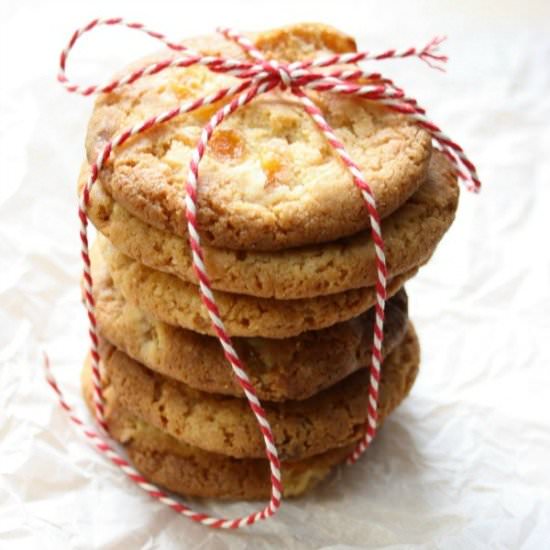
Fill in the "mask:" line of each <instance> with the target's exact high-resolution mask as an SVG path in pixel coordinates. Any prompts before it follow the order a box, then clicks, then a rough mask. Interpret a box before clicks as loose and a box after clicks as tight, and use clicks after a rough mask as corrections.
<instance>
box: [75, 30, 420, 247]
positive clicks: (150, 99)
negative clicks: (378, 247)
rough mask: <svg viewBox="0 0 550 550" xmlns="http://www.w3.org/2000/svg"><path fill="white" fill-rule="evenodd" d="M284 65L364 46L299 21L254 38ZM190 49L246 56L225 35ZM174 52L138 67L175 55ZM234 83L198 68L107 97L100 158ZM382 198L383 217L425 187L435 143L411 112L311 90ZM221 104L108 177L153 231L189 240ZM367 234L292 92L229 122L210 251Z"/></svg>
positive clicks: (131, 148)
mask: <svg viewBox="0 0 550 550" xmlns="http://www.w3.org/2000/svg"><path fill="white" fill-rule="evenodd" d="M252 39H253V40H254V42H255V43H256V46H257V47H258V48H260V49H261V50H262V51H263V52H265V54H266V56H267V57H268V58H274V59H278V60H282V61H288V60H299V59H306V58H312V57H316V56H319V55H323V54H326V53H329V52H336V53H342V52H346V51H354V50H355V43H354V41H353V40H352V39H351V38H349V37H347V36H345V35H344V34H342V33H340V32H339V31H337V30H335V29H333V28H331V27H327V26H324V25H316V24H308V25H304V24H301V25H294V26H291V27H286V28H282V29H277V30H274V31H269V32H264V33H259V34H257V35H254V36H253V37H252ZM184 43H185V44H186V45H188V46H190V47H191V48H193V49H196V50H200V51H201V52H203V53H205V54H209V55H221V56H224V57H231V58H237V57H240V58H243V57H244V55H245V54H244V53H243V52H242V51H241V50H240V48H238V47H237V46H236V45H235V44H233V43H231V42H228V41H226V40H225V39H223V38H222V37H218V36H212V37H205V38H201V39H194V40H193V39H192V40H188V41H184ZM175 55H176V52H173V51H165V52H161V53H159V54H158V55H156V56H154V57H150V58H148V59H146V60H142V61H140V62H139V63H138V64H137V65H136V66H143V65H144V64H147V63H150V62H152V61H154V60H159V59H166V58H169V57H174V56H175ZM236 81H237V79H236V78H234V77H230V76H227V75H223V74H216V73H212V72H210V71H209V70H208V69H206V68H204V67H201V66H196V67H190V68H187V69H180V68H173V69H168V70H165V71H163V72H161V73H159V74H157V75H153V76H148V77H145V78H143V79H141V80H138V81H137V82H135V83H134V84H132V85H127V86H124V87H122V88H120V89H118V90H117V91H115V92H112V93H109V94H105V95H101V96H100V97H99V99H98V100H97V102H96V106H95V109H94V112H93V115H92V118H91V121H90V125H89V129H88V136H87V142H86V148H87V156H88V160H89V161H90V162H92V161H93V160H94V159H95V156H96V154H97V152H98V151H99V150H100V149H101V147H102V146H103V145H104V144H105V143H106V142H107V141H108V140H109V139H110V138H112V137H113V136H114V135H116V134H118V133H119V132H122V131H124V130H125V129H127V128H128V127H130V126H132V125H134V124H136V123H138V122H141V121H143V120H145V119H147V118H149V117H151V116H154V115H156V114H159V113H161V112H163V111H164V110H166V109H169V108H172V107H174V106H175V105H177V104H179V103H183V102H186V101H189V100H192V99H195V98H198V97H202V96H204V95H207V94H209V93H212V92H213V91H215V90H218V89H220V88H223V87H226V86H228V85H232V84H234V83H235V82H236ZM309 95H310V97H311V98H312V99H313V100H314V101H315V102H316V103H317V105H318V106H319V107H320V109H321V110H322V112H323V114H324V116H325V117H326V119H327V120H328V122H329V124H330V125H331V126H332V127H333V128H334V130H335V132H336V134H337V136H338V137H339V138H340V139H341V140H342V142H343V143H344V145H345V147H346V150H347V151H348V153H349V154H350V155H351V156H352V158H353V159H354V160H355V162H357V164H358V165H359V167H360V168H361V170H362V172H363V174H364V176H365V178H366V179H367V181H368V182H369V184H370V185H371V187H372V189H373V192H374V195H375V197H376V201H377V205H378V210H379V212H380V214H381V216H382V217H385V216H387V215H389V214H390V213H391V212H393V211H394V210H395V209H397V208H398V207H399V206H400V205H401V204H402V203H403V202H404V201H405V200H406V199H407V198H408V197H409V196H410V195H411V194H412V193H413V192H414V191H415V190H416V189H417V187H418V186H419V185H420V184H421V183H422V181H423V179H424V177H425V175H426V170H427V167H428V162H429V158H430V152H431V144H430V139H429V136H428V134H427V133H426V132H424V131H423V130H421V129H419V128H418V127H417V126H416V125H415V124H414V123H413V122H411V121H408V120H407V119H406V118H405V117H404V116H402V115H399V114H395V113H391V112H389V111H387V110H385V109H384V108H382V107H380V106H378V105H376V104H374V103H373V102H369V101H366V100H362V99H357V98H351V97H343V96H338V95H336V94H330V93H320V94H315V93H310V94H309ZM220 106H221V103H219V104H216V105H212V106H205V107H203V108H201V109H199V110H196V111H194V112H193V113H189V114H186V115H182V116H179V117H177V118H175V119H173V120H172V121H171V122H169V123H166V124H162V125H158V126H156V127H154V128H153V129H151V130H150V131H148V132H145V133H144V134H142V135H139V136H135V137H134V138H132V139H130V140H129V141H128V142H127V143H126V144H125V145H124V146H123V147H122V148H121V149H120V150H118V151H117V152H116V154H115V155H114V157H113V159H112V160H111V161H110V162H109V163H108V165H107V167H106V168H105V170H104V172H103V173H102V175H101V181H102V183H103V185H104V186H105V187H106V189H107V191H108V192H109V193H110V194H111V195H112V196H113V198H114V199H115V200H116V201H118V202H119V203H120V204H121V205H123V206H124V207H125V208H127V209H128V210H129V211H130V212H131V213H132V214H134V215H135V216H137V217H139V218H141V219H142V220H143V221H146V222H147V223H150V224H151V225H153V226H155V227H157V228H159V229H164V230H167V231H169V232H172V233H175V234H177V235H181V236H185V235H186V232H187V228H186V222H185V215H184V212H185V206H184V204H185V191H184V188H185V182H186V178H187V173H188V164H189V160H190V157H191V152H192V150H193V148H194V147H195V145H196V143H197V140H198V138H199V134H200V132H201V129H202V127H203V126H204V125H205V123H206V122H207V121H208V119H209V118H210V117H211V116H212V114H213V113H214V112H215V111H216V110H217V109H218V108H220ZM367 226H368V217H367V215H366V209H365V207H364V205H363V201H362V198H361V195H360V193H359V191H358V190H357V189H356V188H355V186H354V184H353V182H352V178H351V176H350V174H349V173H348V171H347V170H346V168H345V167H344V165H343V164H342V162H341V161H340V159H339V157H338V156H337V155H336V153H335V152H334V151H333V150H332V148H331V147H330V145H329V144H328V143H327V141H326V139H325V138H324V136H323V134H322V133H321V132H320V130H319V129H318V128H317V126H316V125H315V123H314V122H313V120H311V118H310V117H309V116H308V115H307V114H306V113H305V111H304V109H303V107H302V106H301V104H300V103H299V102H298V101H297V99H296V98H295V97H294V96H293V95H292V94H290V93H289V92H283V91H280V90H276V91H272V92H269V93H268V94H264V95H263V96H260V97H258V98H256V99H255V100H253V101H252V102H251V103H250V104H249V105H247V106H246V107H242V108H240V109H239V110H238V111H236V112H235V113H234V114H233V115H231V116H230V117H229V118H228V119H227V120H226V121H224V123H222V125H221V126H220V127H219V128H218V129H217V130H216V132H215V133H214V135H213V137H212V140H211V142H210V144H209V146H208V152H207V154H206V156H205V158H204V159H203V160H202V162H201V165H200V183H199V228H200V230H201V235H202V237H203V239H204V240H205V241H206V242H208V243H209V244H211V245H215V246H219V247H225V248H233V249H248V250H250V249H258V250H275V249H282V248H288V247H293V246H299V245H304V244H310V243H316V242H326V241H331V240H334V239H337V238H340V237H343V236H347V235H351V234H353V233H356V232H357V231H359V230H361V229H365V228H366V227H367Z"/></svg>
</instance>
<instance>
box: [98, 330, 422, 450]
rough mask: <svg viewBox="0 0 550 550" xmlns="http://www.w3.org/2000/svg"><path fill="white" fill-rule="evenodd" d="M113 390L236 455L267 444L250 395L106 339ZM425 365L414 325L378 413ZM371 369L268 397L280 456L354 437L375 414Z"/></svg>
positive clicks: (184, 436)
mask: <svg viewBox="0 0 550 550" xmlns="http://www.w3.org/2000/svg"><path fill="white" fill-rule="evenodd" d="M102 359H103V364H104V370H105V387H106V390H105V391H106V392H112V393H113V394H114V397H113V398H114V399H116V401H117V403H120V406H121V407H123V408H124V409H127V410H128V411H129V412H130V413H131V414H133V415H135V416H137V417H138V418H141V419H143V420H144V421H146V422H148V423H150V424H152V425H153V426H155V427H157V428H159V429H161V430H163V431H164V432H166V433H168V434H170V435H172V436H174V437H176V438H177V439H179V440H181V441H183V442H185V443H187V444H188V445H192V446H196V447H199V448H201V449H203V450H205V451H209V452H214V453H220V454H226V455H229V456H233V457H235V458H262V457H264V446H263V441H262V437H261V433H260V431H259V428H258V426H257V423H256V420H255V418H254V416H253V414H252V412H251V411H250V409H249V407H248V404H247V402H246V401H245V400H244V399H239V398H236V397H227V396H222V395H216V394H211V393H205V392H200V391H198V390H193V389H191V388H190V387H189V386H186V385H185V384H182V383H181V382H176V381H175V380H172V379H170V378H168V377H165V376H162V375H160V374H157V373H154V372H153V371H150V370H149V369H147V368H145V367H144V366H142V365H141V364H139V363H138V362H136V361H134V360H133V359H131V358H130V357H128V356H127V355H126V354H124V353H123V352H121V351H119V350H117V349H116V348H114V347H112V346H110V345H109V344H107V343H106V342H105V343H104V345H103V347H102ZM418 366H419V346H418V340H417V338H416V335H415V333H414V329H413V327H412V325H409V329H408V332H407V335H406V336H405V338H404V340H403V342H402V343H401V344H400V345H399V346H398V347H397V348H396V349H395V350H394V351H393V352H392V353H391V354H390V355H389V356H388V357H387V358H386V360H385V361H384V366H383V370H382V379H381V390H380V402H379V407H378V414H379V416H380V418H381V419H383V418H385V417H386V415H387V414H388V413H389V412H390V411H391V410H393V409H394V408H395V407H396V406H397V405H398V404H399V403H400V402H401V400H402V399H403V398H404V397H405V396H406V395H407V393H408V392H409V390H410V388H411V386H412V383H413V381H414V379H415V377H416V374H417V371H418ZM368 377H369V373H368V370H367V369H362V370H360V371H358V372H356V373H355V374H352V375H350V376H348V377H347V378H346V379H345V380H343V381H342V382H340V383H338V384H337V385H335V386H333V387H331V388H329V389H327V390H325V391H323V392H321V393H318V394H317V395H315V396H313V397H310V398H309V399H306V400H303V401H286V402H283V403H272V402H267V401H266V402H264V403H263V404H264V408H265V411H266V414H267V418H268V419H269V422H270V423H271V427H272V429H273V435H274V438H275V443H276V445H277V449H278V450H279V455H280V457H281V459H283V460H297V459H302V458H306V457H309V456H313V455H316V454H320V453H323V452H325V451H327V450H329V449H333V448H336V447H343V446H346V445H349V444H351V443H352V442H354V441H356V440H357V439H358V438H360V437H361V435H362V433H363V429H364V424H365V422H366V418H367V395H368Z"/></svg>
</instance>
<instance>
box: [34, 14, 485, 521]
mask: <svg viewBox="0 0 550 550" xmlns="http://www.w3.org/2000/svg"><path fill="white" fill-rule="evenodd" d="M101 25H108V26H114V25H121V26H125V27H127V28H130V29H134V30H139V31H141V32H144V33H145V34H147V35H149V36H151V37H153V38H155V39H157V40H159V41H161V42H163V43H164V44H165V45H166V46H168V48H170V49H172V50H175V51H177V52H178V55H177V56H176V57H171V58H167V59H165V60H162V61H159V62H156V63H153V64H150V65H147V66H144V67H142V68H140V69H138V70H136V71H133V72H131V73H130V74H128V75H126V76H125V77H123V78H120V79H116V80H112V81H111V82H108V83H107V84H105V85H101V86H96V85H90V86H80V85H77V84H73V83H72V82H70V81H69V80H68V79H67V77H66V74H65V70H66V64H67V59H68V57H69V54H70V52H71V50H72V48H73V47H74V45H75V44H76V42H77V41H78V39H79V38H80V37H81V36H82V35H83V34H85V33H87V32H89V31H91V30H92V29H94V28H96V27H99V26H101ZM218 32H220V33H221V34H222V35H223V36H225V37H226V38H227V39H228V40H232V41H234V42H235V43H236V44H238V45H239V46H240V47H241V48H242V49H243V51H244V52H246V53H247V54H248V56H249V58H250V59H251V60H243V59H227V58H222V57H216V56H207V55H202V54H201V53H198V52H194V51H192V50H190V49H188V48H186V47H185V46H182V45H181V44H177V43H175V42H171V41H170V40H168V39H167V38H166V37H165V36H164V35H162V34H160V33H157V32H155V31H152V30H150V29H147V28H146V27H144V26H143V25H141V24H139V23H129V22H126V21H125V20H123V19H121V18H112V19H95V20H93V21H91V22H90V23H89V24H88V25H86V26H85V27H82V28H81V29H78V30H77V31H76V32H75V33H74V34H73V36H72V37H71V39H70V41H69V43H68V45H67V46H66V48H65V49H64V50H63V52H62V53H61V57H60V72H59V75H58V80H59V82H60V83H61V84H63V86H64V87H65V88H66V89H67V91H69V92H72V93H78V94H81V95H84V96H88V95H92V94H96V93H108V92H111V91H113V90H115V89H117V88H120V87H121V86H124V85H130V84H132V83H133V82H135V81H136V80H138V79H140V78H143V77H144V76H148V75H153V74H156V73H159V72H161V71H163V70H166V69H167V68H169V67H189V66H191V65H203V66H205V67H207V68H208V69H209V70H211V71H213V72H219V73H225V74H229V75H232V76H234V77H236V78H237V79H238V81H237V82H236V84H235V85H233V86H230V87H227V88H223V89H220V90H218V91H217V92H215V93H213V94H210V95H207V96H204V97H201V98H199V99H196V100H194V101H190V102H186V103H183V104H180V105H177V106H176V107H174V108H173V109H170V110H168V111H165V112H163V113H160V114H158V115H156V116H154V117H151V118H149V119H147V120H145V121H143V122H141V123H140V124H137V125H135V126H133V127H131V128H128V129H127V130H125V131H123V132H122V133H120V134H118V135H116V136H115V137H114V138H113V139H112V140H111V141H109V142H108V143H107V144H106V145H105V146H104V147H103V149H102V150H101V152H100V153H99V154H98V155H97V158H96V160H95V162H94V163H93V164H92V165H91V174H90V177H89V179H88V181H87V183H86V186H85V187H84V190H83V192H82V195H81V199H80V204H79V209H78V215H79V218H80V224H81V226H80V227H81V228H80V238H81V245H82V247H81V255H82V260H83V264H84V267H83V278H84V297H85V305H86V309H87V312H88V318H89V322H90V328H89V334H90V339H91V350H90V357H91V366H92V383H93V390H94V391H93V400H94V406H95V414H96V419H97V422H98V424H99V425H100V427H101V428H102V429H103V430H104V431H105V432H108V426H107V423H106V420H105V411H104V398H103V392H102V385H101V372H100V355H99V349H98V344H99V340H98V328H97V321H96V316H95V301H94V296H93V281H92V275H91V266H90V256H89V243H88V214H87V210H88V207H89V204H90V192H91V189H92V187H93V185H94V183H95V182H96V181H97V179H98V177H99V174H100V172H101V170H102V168H103V167H104V166H105V164H106V163H107V162H108V161H109V159H110V158H111V156H112V155H113V153H114V151H115V150H116V149H117V148H118V147H120V146H121V145H122V144H124V143H125V142H126V141H127V140H128V139H129V138H130V137H131V136H134V135H136V134H141V133H143V132H146V131H147V130H149V129H150V128H152V127H153V126H156V125H158V124H162V123H163V122H167V121H169V120H172V119H173V118H175V117H177V116H178V115H181V114H183V113H188V112H191V111H194V110H195V109H198V108H199V107H202V106H204V105H209V104H212V103H215V102H217V101H220V100H228V103H226V104H225V105H224V106H223V107H221V108H220V109H219V110H218V111H217V112H216V113H215V114H214V115H213V116H212V118H211V119H210V120H209V121H208V123H207V124H206V125H205V127H204V128H203V130H202V133H201V135H200V138H199V141H198V143H197V145H196V147H195V149H194V151H193V153H192V157H191V161H190V164H189V175H188V179H187V186H186V198H185V205H186V218H187V228H188V232H189V242H190V245H191V250H192V259H193V267H194V271H195V274H196V276H197V279H198V281H199V290H200V294H201V299H202V302H203V303H204V305H205V306H206V308H207V310H208V313H209V316H210V319H211V322H212V327H213V330H214V331H215V333H216V335H217V338H218V340H219V342H220V344H221V346H222V348H223V351H224V354H225V357H226V358H227V360H228V362H229V364H230V365H231V368H232V370H233V373H234V374H235V376H236V378H237V380H238V382H239V384H240V386H241V388H242V389H243V391H244V394H245V397H246V399H247V401H248V403H249V406H250V408H251V410H252V412H253V414H254V415H255V417H256V420H257V421H258V425H259V427H260V430H261V432H262V435H263V440H264V444H265V449H266V456H267V459H268V461H269V466H270V471H271V498H270V501H269V503H268V504H267V506H265V507H264V508H263V509H262V510H260V511H258V512H254V513H251V514H249V515H247V516H244V517H241V518H237V519H225V518H216V517H211V516H209V515H207V514H202V513H198V512H195V511H193V510H191V509H190V508H188V507H187V506H185V505H184V504H182V503H181V502H179V501H177V500H175V499H173V498H172V497H170V496H169V495H168V494H167V493H166V492H164V491H163V490H162V489H160V488H159V487H157V486H155V485H153V484H151V483H149V482H148V481H147V480H146V479H145V478H143V476H141V475H140V474H139V473H138V472H137V471H136V470H135V469H134V468H133V467H132V466H131V465H130V464H129V463H128V461H127V460H126V459H125V458H124V457H122V456H121V455H120V454H119V453H117V452H116V451H115V450H114V449H113V447H112V446H111V445H110V444H109V442H108V440H107V439H106V437H105V436H104V435H103V434H102V433H99V432H97V431H96V430H94V429H93V428H92V427H89V426H87V425H86V424H85V423H84V422H83V421H82V420H81V419H80V417H78V416H77V414H76V413H75V411H74V409H73V408H72V407H71V406H70V405H69V404H68V403H67V402H66V400H65V398H64V396H63V394H62V392H61V390H60V388H59V386H58V384H57V382H56V380H55V378H54V377H53V375H52V372H51V369H50V365H49V361H48V360H47V358H46V361H45V366H46V377H47V381H48V383H49V384H50V386H51V387H52V389H53V390H54V391H55V393H56V395H57V397H58V400H59V403H60V405H61V407H62V408H63V410H65V411H66V412H67V414H68V415H69V418H70V420H71V421H72V422H73V423H74V424H75V425H76V426H78V428H79V429H80V430H81V432H82V433H83V434H84V436H85V437H86V438H88V439H89V440H90V442H91V444H92V445H93V446H94V447H95V448H96V449H97V450H98V451H99V452H100V453H102V454H104V455H105V456H106V457H107V458H108V459H109V460H111V461H112V462H113V463H114V464H115V465H116V466H118V467H119V468H120V469H121V470H122V471H123V472H124V473H125V474H126V475H127V476H128V477H129V478H130V479H131V480H132V481H133V482H134V483H136V484H137V485H138V486H139V487H140V488H141V489H143V490H144V491H146V492H147V493H148V494H149V495H150V496H151V497H153V498H154V499H156V500H158V501H159V502H161V503H163V504H165V505H166V506H168V507H170V508H171V509H172V510H174V511H176V512H178V513H180V514H182V515H184V516H186V517H188V518H190V519H192V520H193V521H196V522H199V523H202V524H203V525H208V526H210V527H217V528H230V529H235V528H239V527H243V526H245V525H251V524H253V523H255V522H256V521H258V520H261V519H266V518H268V517H270V516H272V515H274V514H275V513H276V512H277V510H278V508H279V507H280V505H281V497H282V491H283V488H282V484H281V470H280V462H279V458H278V453H277V448H276V446H275V442H274V438H273V432H272V430H271V426H270V424H269V421H268V419H267V417H266V414H265V410H264V408H263V407H262V404H261V403H260V401H259V399H258V397H257V395H256V391H255V390H254V387H253V386H252V384H251V383H250V380H249V378H248V376H247V374H246V372H245V370H244V365H243V363H242V361H241V360H240V358H239V356H238V354H237V352H236V350H235V348H234V346H233V344H232V341H231V337H230V335H229V333H228V332H227V330H226V328H225V325H224V323H223V321H222V319H221V315H220V312H219V309H218V306H217V304H216V299H215V297H214V294H213V293H212V287H211V284H210V280H209V278H208V274H207V270H206V267H205V264H204V258H203V252H202V247H201V239H200V234H199V228H198V222H197V188H198V185H199V165H200V161H201V159H202V157H203V156H204V154H205V152H206V150H207V146H208V142H209V140H210V138H211V136H212V134H213V132H214V131H215V129H216V128H217V127H218V126H219V125H220V124H221V123H222V122H223V120H224V119H226V118H227V117H229V116H230V115H231V114H232V113H233V112H234V111H236V110H237V109H239V108H241V107H243V106H244V105H246V104H247V103H249V102H250V101H252V100H253V99H254V98H256V97H258V96H259V95H261V94H264V93H266V92H268V91H270V90H273V89H275V88H281V89H286V90H288V91H290V92H291V93H292V94H294V95H295V96H296V97H297V98H298V99H299V101H300V102H301V104H302V105H303V107H304V109H305V111H306V112H307V113H308V114H309V115H310V116H311V118H312V119H313V120H314V121H315V123H316V125H317V127H318V128H319V130H320V131H321V132H323V134H324V135H325V137H326V139H327V141H328V142H329V143H330V145H331V146H332V148H333V149H334V151H335V152H336V153H337V154H338V156H339V157H340V159H341V160H342V162H343V164H344V165H345V166H346V168H347V169H348V170H349V172H350V174H351V175H352V177H353V182H354V184H355V185H356V186H357V187H358V188H359V190H360V191H361V194H362V197H363V200H364V203H365V206H366V211H367V215H368V217H369V221H370V231H371V236H372V241H373V245H374V248H375V252H376V268H377V283H376V304H375V324H374V338H373V345H372V357H371V364H370V378H369V395H368V403H367V410H368V415H367V423H366V426H365V434H364V437H363V438H362V439H361V441H359V442H358V444H357V446H356V448H355V450H354V451H353V453H352V454H351V456H350V457H349V458H348V462H349V463H353V462H355V461H356V460H357V459H358V457H359V456H360V455H361V454H362V453H363V452H364V451H365V449H366V448H367V447H368V446H369V444H370V442H371V441H372V439H373V438H374V436H375V433H376V427H377V409H378V387H379V381H380V368H381V363H382V343H383V338H384V308H385V301H386V276H387V271H386V259H385V256H384V240H383V238H382V233H381V228H380V217H379V215H378V211H377V208H376V201H375V198H374V196H373V194H372V190H371V188H370V186H369V184H368V183H367V181H365V179H364V177H363V175H362V174H361V170H360V169H359V167H358V166H357V164H355V162H354V161H353V159H352V158H351V157H350V156H349V155H348V153H347V152H346V150H345V149H344V146H343V144H342V142H341V141H340V140H339V139H338V137H337V136H336V134H335V133H334V131H333V129H332V128H331V127H330V125H329V124H328V122H327V121H326V119H325V118H324V116H323V114H322V112H321V110H320V109H319V108H318V107H317V105H316V104H315V103H314V102H313V101H312V100H311V99H310V98H309V96H308V95H307V94H306V92H305V91H306V90H315V91H317V92H327V93H335V94H341V95H351V96H356V97H360V98H364V99H366V100H369V101H375V102H377V103H380V104H382V105H384V106H385V107H386V108H388V109H390V110H392V111H396V112H399V113H402V114H403V115H404V116H406V117H407V118H409V119H411V120H413V121H414V122H415V123H416V124H418V125H419V126H420V127H422V128H424V129H425V130H426V131H428V132H429V133H430V135H431V136H432V138H433V139H434V141H435V142H436V143H437V144H438V146H439V148H440V149H441V150H442V151H443V152H444V153H445V154H446V155H447V157H448V158H449V159H450V160H451V161H452V162H453V164H454V166H455V167H456V170H457V173H458V174H459V175H460V177H461V178H463V179H465V180H466V181H467V185H468V188H470V189H472V190H476V191H477V190H478V189H479V187H480V182H479V179H478V176H477V173H476V169H475V167H474V165H473V164H472V162H471V161H470V160H469V159H468V158H467V156H466V155H465V153H464V151H463V150H462V148H461V147H460V146H459V145H458V144H457V143H455V142H454V141H452V140H451V139H450V138H449V137H447V136H446V135H445V134H444V133H443V132H442V131H441V130H440V129H439V128H438V127H437V126H436V125H435V124H433V123H432V122H431V121H429V120H428V118H427V117H426V113H425V110H424V109H422V108H421V107H420V106H419V105H418V104H417V102H416V101H415V100H414V99H412V98H409V97H406V96H405V94H404V92H403V90H401V89H400V88H398V87H397V86H396V85H395V84H394V83H393V82H392V81H391V80H389V79H386V78H383V77H382V75H380V74H379V73H369V72H367V71H363V70H362V69H360V68H353V69H345V70H342V69H337V70H334V71H332V72H327V71H319V69H322V68H326V67H331V66H333V65H343V64H354V63H358V62H360V61H376V60H384V59H390V58H393V59H395V58H407V57H417V58H419V59H421V60H423V61H425V62H426V63H428V65H430V66H431V67H434V68H438V69H440V68H441V67H440V66H439V65H438V63H443V62H445V61H446V59H447V58H446V57H445V56H442V55H440V54H438V53H437V47H438V45H439V43H440V42H441V40H440V39H434V40H432V41H431V42H430V43H428V44H427V45H426V46H425V47H423V48H409V49H406V50H403V51H401V52H399V51H395V50H388V51H386V52H383V53H381V54H371V53H369V52H367V51H361V52H350V53H345V54H335V55H328V56H325V57H321V58H318V59H313V60H308V61H296V62H292V63H281V62H277V61H274V60H266V59H265V57H264V55H263V54H262V52H260V51H259V50H258V49H257V48H256V47H255V46H254V45H253V44H252V43H251V42H250V40H248V39H247V38H246V37H244V36H242V35H240V34H239V33H237V32H235V31H233V30H231V29H225V28H224V29H219V30H218Z"/></svg>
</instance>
